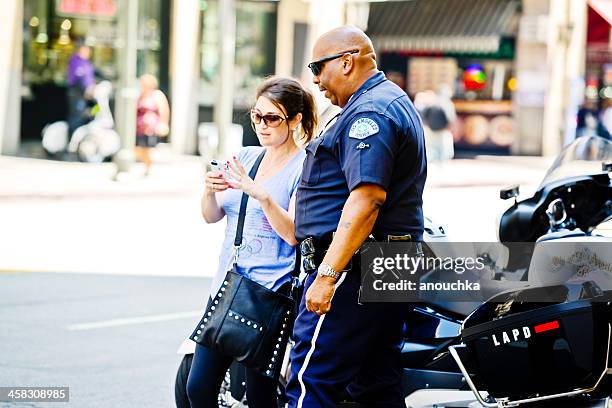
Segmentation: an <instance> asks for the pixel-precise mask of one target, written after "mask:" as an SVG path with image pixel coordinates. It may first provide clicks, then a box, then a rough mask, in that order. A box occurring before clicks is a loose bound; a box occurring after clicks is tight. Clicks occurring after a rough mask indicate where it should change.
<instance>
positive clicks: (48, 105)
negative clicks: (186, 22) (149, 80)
mask: <svg viewBox="0 0 612 408" xmlns="http://www.w3.org/2000/svg"><path fill="white" fill-rule="evenodd" d="M122 1H126V0H25V1H24V3H23V68H22V104H21V130H20V135H21V140H22V141H24V140H40V138H41V130H42V128H43V127H44V126H45V125H46V124H48V123H50V122H54V121H57V120H65V119H66V115H67V106H66V89H67V86H66V79H67V64H68V60H69V58H70V56H71V55H72V53H73V52H74V51H75V50H76V48H78V45H79V44H85V45H88V46H90V47H91V49H92V57H91V60H92V62H93V64H94V66H95V68H96V76H97V78H98V79H108V80H110V81H111V82H113V83H114V84H115V85H116V83H117V80H118V79H119V52H118V50H119V49H120V48H121V47H122V41H123V39H122V38H120V35H119V16H118V10H119V9H120V7H119V6H120V3H121V2H122ZM138 8H139V10H138V20H139V21H138V41H137V74H138V75H140V74H143V73H151V74H153V75H155V76H156V77H157V78H158V79H159V83H160V88H161V89H162V90H164V91H166V92H167V91H168V87H169V75H168V72H169V70H168V66H169V62H168V58H169V57H168V53H169V36H170V30H169V25H170V0H146V1H139V2H138Z"/></svg>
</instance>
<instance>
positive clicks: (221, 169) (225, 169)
mask: <svg viewBox="0 0 612 408" xmlns="http://www.w3.org/2000/svg"><path fill="white" fill-rule="evenodd" d="M210 169H211V171H214V172H216V173H221V176H223V178H224V179H225V180H226V181H231V180H233V177H232V176H231V173H230V171H229V166H228V164H227V163H226V162H224V161H220V160H214V159H213V160H211V161H210Z"/></svg>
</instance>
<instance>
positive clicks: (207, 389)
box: [187, 77, 317, 408]
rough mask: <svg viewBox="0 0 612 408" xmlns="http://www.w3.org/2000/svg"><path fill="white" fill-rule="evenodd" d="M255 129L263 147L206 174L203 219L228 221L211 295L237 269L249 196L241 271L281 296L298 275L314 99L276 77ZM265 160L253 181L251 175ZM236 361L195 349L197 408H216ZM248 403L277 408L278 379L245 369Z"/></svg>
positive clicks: (192, 393)
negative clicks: (299, 197) (300, 192)
mask: <svg viewBox="0 0 612 408" xmlns="http://www.w3.org/2000/svg"><path fill="white" fill-rule="evenodd" d="M251 122H252V124H253V128H254V130H255V132H256V134H257V138H258V139H259V143H260V144H261V145H262V146H263V147H245V148H243V149H242V150H241V151H240V152H239V153H238V155H237V157H235V158H234V159H233V160H232V161H231V162H227V165H228V166H229V168H228V170H227V171H224V172H208V173H207V174H206V184H205V189H204V195H203V197H202V202H201V204H202V215H203V217H204V219H205V220H206V222H208V223H215V222H218V221H221V220H222V219H223V218H224V217H225V216H227V227H226V229H225V237H224V241H223V246H222V248H223V249H222V250H221V255H220V256H219V268H218V270H217V273H216V275H215V278H214V279H213V283H212V287H211V293H212V294H213V295H214V294H216V293H217V292H218V291H219V288H220V287H221V285H222V283H223V279H224V277H225V276H226V272H227V271H228V270H230V269H231V265H232V263H233V262H234V252H233V244H234V238H235V234H236V230H237V223H238V217H239V213H240V203H241V199H242V194H243V193H246V194H247V195H248V196H249V201H248V202H247V203H248V205H247V209H246V215H245V220H244V225H245V226H247V228H245V229H244V232H243V237H242V242H243V246H242V247H241V248H240V251H239V255H238V257H237V259H236V265H237V267H236V270H235V271H236V272H238V273H240V274H243V275H245V276H247V277H248V278H249V279H251V280H253V281H255V282H257V283H259V284H261V285H264V286H265V287H267V288H269V289H272V290H278V289H279V288H281V287H284V285H287V284H289V282H290V280H291V274H292V272H293V271H294V269H295V267H296V265H295V255H296V254H295V245H296V243H297V241H296V239H295V234H294V223H293V218H294V213H295V192H296V189H297V185H298V183H299V181H300V175H301V171H302V164H303V161H304V158H305V156H306V154H305V153H304V151H303V150H301V149H300V148H299V147H298V145H297V143H296V142H298V141H299V142H300V144H302V143H304V142H305V143H308V142H309V141H310V140H311V139H312V137H313V135H314V131H315V129H316V126H317V120H316V108H315V103H314V99H313V96H312V95H311V94H310V92H308V91H306V90H305V89H304V88H303V87H302V86H301V85H300V84H299V83H298V82H297V81H295V80H292V79H288V78H281V77H272V78H270V79H268V80H266V81H265V82H264V83H263V84H262V85H261V86H260V88H259V89H258V91H257V102H256V103H255V106H254V107H253V109H252V110H251ZM294 135H299V136H300V137H299V138H298V137H294ZM300 139H301V140H300ZM262 154H264V156H263V159H262V160H261V163H260V165H259V168H258V170H257V174H256V176H255V179H254V180H253V179H251V178H250V177H249V172H250V169H251V168H252V167H253V165H254V163H255V161H256V160H258V158H259V157H260V156H261V155H262ZM298 267H299V266H298ZM209 301H210V300H209ZM232 361H233V359H232V357H230V356H226V355H224V354H221V353H220V352H218V351H215V350H212V349H210V348H208V347H205V346H202V345H200V344H197V345H196V351H195V354H194V357H193V363H192V366H191V371H190V373H189V379H188V381H187V394H188V395H189V400H190V402H191V406H192V407H194V408H213V407H215V408H216V407H217V395H218V394H219V388H220V386H221V383H222V381H223V379H224V377H225V373H226V371H227V369H228V368H229V366H230V365H231V364H232ZM246 396H247V401H248V405H249V407H252V408H272V407H277V406H278V405H277V401H276V379H273V378H269V377H266V376H264V375H263V374H261V373H259V372H258V371H257V370H254V369H250V368H247V370H246Z"/></svg>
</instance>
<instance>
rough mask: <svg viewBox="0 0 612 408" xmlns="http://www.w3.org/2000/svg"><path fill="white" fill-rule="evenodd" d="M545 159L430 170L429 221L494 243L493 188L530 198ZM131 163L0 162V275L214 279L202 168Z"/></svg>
mask: <svg viewBox="0 0 612 408" xmlns="http://www.w3.org/2000/svg"><path fill="white" fill-rule="evenodd" d="M550 162H551V160H550V159H547V158H540V157H480V158H477V159H474V160H452V161H450V162H447V163H445V164H443V165H439V164H434V165H431V166H430V167H429V173H428V181H427V185H426V189H425V194H424V208H425V213H426V215H427V216H428V217H430V218H433V219H434V220H435V221H436V222H438V223H440V224H442V225H444V226H445V228H446V231H447V233H448V236H449V238H450V239H452V240H460V241H493V240H495V239H496V228H495V225H496V219H497V217H498V216H499V214H500V213H501V212H502V211H503V210H504V209H506V208H507V207H508V206H509V205H510V203H509V202H503V201H501V200H500V199H499V195H498V194H499V193H498V192H499V189H500V188H501V187H503V186H507V185H510V184H521V189H522V191H524V192H529V191H531V192H532V191H534V190H535V187H536V186H537V184H538V183H539V181H540V180H541V179H542V178H543V177H544V174H545V170H546V168H547V167H548V165H549V164H550ZM142 172H143V170H142V168H141V167H140V166H139V165H135V166H134V168H133V170H132V171H131V172H130V173H128V174H122V175H121V177H119V181H113V176H114V165H113V164H111V163H104V164H83V163H65V162H58V161H49V160H37V159H26V158H14V157H4V156H0V228H1V230H2V233H1V234H0V271H1V270H5V271H6V270H8V271H15V270H17V271H57V272H75V273H112V274H132V275H168V276H212V275H213V274H214V272H215V271H216V268H217V256H218V253H219V250H220V244H221V239H222V236H223V234H224V228H225V223H224V222H223V221H222V222H219V223H217V224H213V225H208V224H206V223H205V222H204V221H203V220H202V217H201V215H200V209H199V206H200V196H201V193H202V190H203V173H204V170H203V163H202V162H201V161H200V158H198V157H194V156H173V155H168V154H166V155H165V156H161V157H159V158H158V163H156V165H155V166H154V167H153V172H152V174H151V176H149V177H144V176H143V175H142Z"/></svg>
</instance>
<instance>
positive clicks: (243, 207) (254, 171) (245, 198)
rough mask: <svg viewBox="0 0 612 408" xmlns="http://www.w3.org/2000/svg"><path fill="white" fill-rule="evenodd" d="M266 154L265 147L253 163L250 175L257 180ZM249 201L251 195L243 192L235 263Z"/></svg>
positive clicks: (235, 242)
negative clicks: (258, 170) (256, 176)
mask: <svg viewBox="0 0 612 408" xmlns="http://www.w3.org/2000/svg"><path fill="white" fill-rule="evenodd" d="M265 155H266V149H264V150H263V151H262V152H261V154H260V155H259V156H258V157H257V159H256V160H255V163H253V167H251V171H250V172H249V177H250V178H252V179H253V180H255V175H256V174H257V169H259V165H260V164H261V161H262V160H263V158H264V156H265ZM248 201H249V195H248V194H246V193H242V200H241V201H240V212H239V213H238V226H237V228H236V237H235V238H234V263H236V260H237V259H238V249H239V248H240V246H241V245H242V232H243V230H244V218H245V216H246V208H247V202H248Z"/></svg>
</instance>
